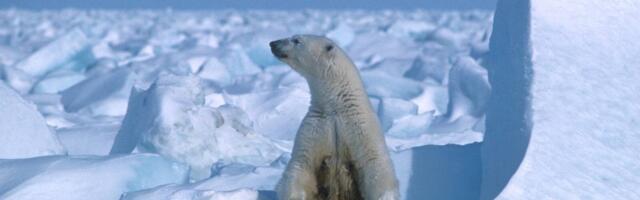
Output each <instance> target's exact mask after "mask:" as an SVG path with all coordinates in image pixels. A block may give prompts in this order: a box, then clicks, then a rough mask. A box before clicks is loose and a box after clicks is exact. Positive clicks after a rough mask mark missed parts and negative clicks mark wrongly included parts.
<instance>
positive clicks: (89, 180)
mask: <svg viewBox="0 0 640 200" xmlns="http://www.w3.org/2000/svg"><path fill="white" fill-rule="evenodd" d="M16 172H20V173H16ZM186 172H187V168H186V167H185V166H184V165H181V164H179V163H175V162H171V161H168V160H167V159H165V158H163V157H161V156H158V155H150V154H137V155H128V156H121V157H112V158H104V157H95V156H82V157H65V156H49V157H37V158H30V159H17V160H0V179H2V180H3V181H2V183H0V193H1V194H2V195H0V198H2V199H48V198H60V199H70V200H71V199H117V198H119V197H120V194H122V193H124V192H128V191H136V190H140V189H144V188H149V187H155V186H158V185H164V184H169V183H176V184H179V183H184V182H185V181H186V174H187V173H186Z"/></svg>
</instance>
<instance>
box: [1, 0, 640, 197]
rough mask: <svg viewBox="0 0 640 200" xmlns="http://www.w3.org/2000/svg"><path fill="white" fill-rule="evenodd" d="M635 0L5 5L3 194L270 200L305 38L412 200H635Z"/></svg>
mask: <svg viewBox="0 0 640 200" xmlns="http://www.w3.org/2000/svg"><path fill="white" fill-rule="evenodd" d="M637 10H640V3H638V2H637V1H625V0H614V1H610V2H604V1H601V0H582V1H580V2H577V1H570V0H534V1H530V0H502V1H499V2H498V3H497V6H496V10H495V12H492V11H473V10H466V11H462V10H458V11H433V10H432V11H421V10H417V11H410V12H409V11H355V10H354V11H318V10H307V11H216V12H203V11H197V12H196V11H190V12H185V11H172V10H155V11H140V10H129V11H86V10H57V11H37V12H36V11H25V10H16V9H5V10H0V78H1V79H2V81H0V141H1V142H2V146H0V199H154V200H155V199H176V200H177V199H180V200H182V199H185V200H188V199H261V200H267V199H275V193H274V192H273V189H274V187H275V184H276V183H277V181H278V179H279V178H280V176H281V174H282V172H283V170H284V167H285V166H286V164H287V163H288V161H289V159H290V153H291V149H292V146H293V139H294V137H295V133H296V130H297V129H298V126H299V124H300V121H301V119H302V117H303V115H304V114H305V113H306V112H307V108H308V106H309V100H310V99H309V98H310V95H309V89H308V87H307V84H306V82H305V81H304V79H303V78H302V77H301V76H299V75H298V74H297V73H295V72H293V71H292V70H291V69H290V68H289V67H288V66H286V65H284V64H283V63H281V62H279V61H278V60H276V59H275V58H274V57H273V56H272V55H271V52H270V50H269V45H268V43H269V42H270V41H273V40H275V39H279V38H283V37H288V36H291V35H293V34H318V35H325V36H327V37H329V38H332V39H333V40H335V41H336V42H337V43H338V44H340V46H341V47H342V48H343V49H344V50H345V51H346V52H347V53H348V54H349V56H350V57H351V58H352V59H353V61H354V62H355V64H356V65H357V66H358V68H359V70H360V75H361V77H362V79H363V81H364V83H365V87H366V91H367V93H368V95H369V98H370V100H371V104H372V106H373V108H374V110H375V111H376V112H377V115H378V117H379V119H380V122H381V126H382V127H381V128H382V129H383V130H384V131H385V139H386V142H387V147H388V150H389V152H390V154H391V157H392V160H393V164H394V166H395V171H396V175H397V177H398V180H399V183H400V191H401V195H402V198H403V199H409V200H413V199H463V200H466V199H640V192H639V191H638V188H640V181H639V180H640V173H639V172H640V157H638V155H637V152H639V151H640V145H638V143H640V135H639V134H640V126H638V125H637V124H638V122H640V104H638V103H637V102H636V101H637V99H640V92H639V91H640V84H639V83H640V82H638V81H637V80H638V77H640V70H639V69H640V68H638V67H636V66H637V65H638V63H640V60H639V58H640V57H638V55H640V45H638V44H637V42H635V41H637V38H640V29H639V28H638V27H640V26H638V25H640V14H639V13H640V12H637Z"/></svg>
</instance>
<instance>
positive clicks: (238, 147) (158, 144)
mask: <svg viewBox="0 0 640 200" xmlns="http://www.w3.org/2000/svg"><path fill="white" fill-rule="evenodd" d="M134 148H137V149H138V150H139V151H141V152H156V153H159V154H161V155H163V156H167V157H169V158H171V159H174V160H177V161H181V162H184V163H187V164H188V165H189V166H190V167H191V177H192V178H193V179H202V178H206V177H208V176H209V174H210V171H209V169H210V168H211V165H212V164H213V163H215V162H217V161H219V160H229V161H234V162H239V163H248V164H254V165H260V164H268V163H270V162H271V161H273V160H275V159H276V158H277V157H278V156H280V155H281V154H282V153H284V152H285V151H288V149H290V145H288V146H286V147H282V148H281V147H280V146H279V145H278V143H277V142H274V141H271V140H270V139H268V138H266V137H264V136H263V135H261V134H258V133H256V132H255V131H254V130H253V126H252V124H251V121H250V120H249V119H248V117H247V115H246V114H245V113H244V111H242V110H241V109H239V108H237V107H233V106H228V105H224V106H221V107H218V108H217V109H215V108H212V107H208V106H206V105H205V95H204V91H203V88H202V85H201V81H200V79H199V78H197V77H193V76H190V77H181V76H173V75H162V76H161V77H160V78H159V79H158V80H157V81H156V82H155V83H154V84H153V85H152V86H151V87H150V88H149V89H147V90H141V89H138V88H136V89H134V91H133V92H132V94H131V97H130V100H129V108H128V110H127V114H126V116H125V118H124V120H123V123H122V127H121V128H120V130H119V132H118V135H117V136H116V139H115V141H114V144H113V147H112V149H111V154H122V153H130V152H131V151H132V150H133V149H134Z"/></svg>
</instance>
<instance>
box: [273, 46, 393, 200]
mask: <svg viewBox="0 0 640 200" xmlns="http://www.w3.org/2000/svg"><path fill="white" fill-rule="evenodd" d="M270 45H271V48H272V52H273V53H274V55H276V57H278V58H279V59H280V60H282V61H283V62H285V63H287V64H289V66H291V67H292V68H293V69H294V70H295V71H297V72H298V73H300V74H301V75H302V76H303V77H304V78H305V79H306V80H307V83H308V84H309V88H310V91H311V107H310V108H309V112H308V113H307V115H306V116H305V118H304V120H303V121H302V125H301V126H300V129H299V130H298V133H297V135H296V139H295V144H294V147H293V152H292V157H291V161H290V162H289V164H288V166H287V168H286V170H285V172H284V174H283V177H282V179H281V180H280V182H279V183H278V186H277V188H276V190H277V192H278V196H279V198H280V199H300V200H302V199H309V200H311V199H366V200H378V199H399V193H398V183H397V180H396V177H395V174H394V170H393V166H392V163H391V159H390V158H389V154H388V152H387V148H386V145H385V141H384V137H383V135H382V131H381V129H380V123H379V121H378V118H377V116H376V114H375V112H374V111H373V109H372V108H371V104H370V102H369V99H368V97H367V94H366V92H365V89H364V86H363V83H362V80H361V79H360V75H359V73H358V70H357V68H356V67H355V65H354V64H353V62H352V61H351V60H350V59H349V58H348V57H347V56H346V54H345V53H344V52H343V51H342V49H340V48H339V47H338V46H336V45H335V44H334V42H332V41H331V40H329V39H327V38H325V37H321V36H312V35H297V36H293V37H291V38H286V39H282V40H278V41H274V42H272V43H271V44H270Z"/></svg>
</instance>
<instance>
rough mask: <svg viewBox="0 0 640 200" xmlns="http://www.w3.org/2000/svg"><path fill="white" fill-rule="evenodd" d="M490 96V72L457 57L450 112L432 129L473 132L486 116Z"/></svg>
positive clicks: (450, 84)
mask: <svg viewBox="0 0 640 200" xmlns="http://www.w3.org/2000/svg"><path fill="white" fill-rule="evenodd" d="M490 94H491V86H490V85H489V80H488V77H487V70H485V69H484V68H483V67H482V66H480V65H478V64H477V63H476V61H475V60H473V58H470V57H458V58H456V59H455V61H454V63H453V67H452V68H451V72H449V103H448V105H447V113H445V114H444V115H440V116H437V117H436V118H435V119H434V121H433V123H432V126H431V127H429V130H430V131H431V132H434V133H450V132H463V131H465V130H468V129H471V128H472V127H473V126H474V125H475V124H476V123H477V122H478V120H479V119H480V118H481V117H482V115H483V114H484V110H485V109H486V105H487V102H488V101H489V95H490Z"/></svg>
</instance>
